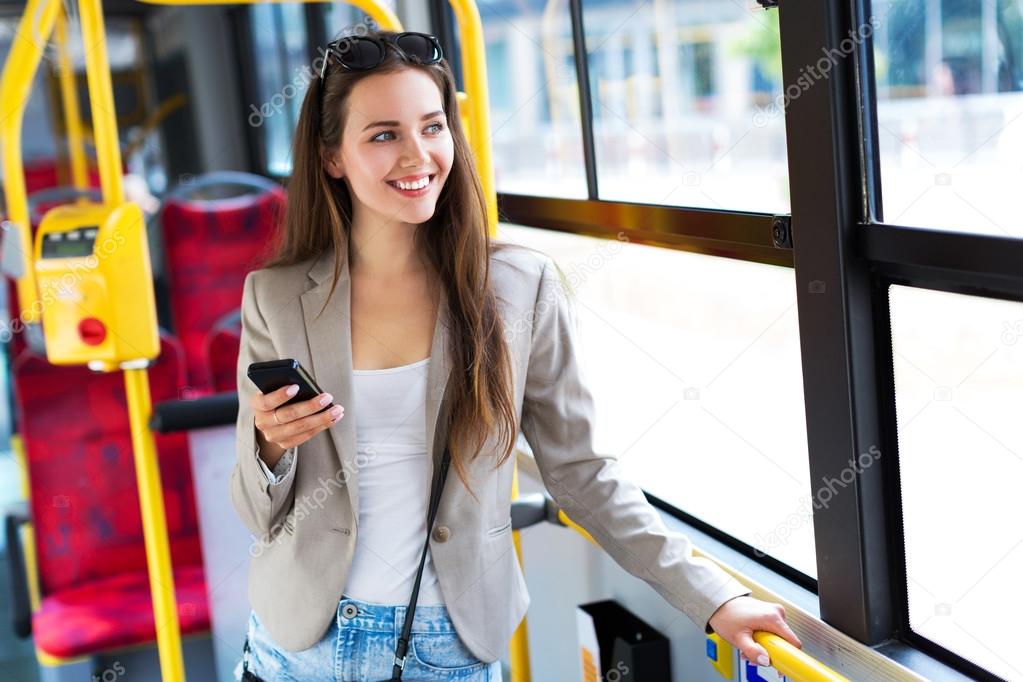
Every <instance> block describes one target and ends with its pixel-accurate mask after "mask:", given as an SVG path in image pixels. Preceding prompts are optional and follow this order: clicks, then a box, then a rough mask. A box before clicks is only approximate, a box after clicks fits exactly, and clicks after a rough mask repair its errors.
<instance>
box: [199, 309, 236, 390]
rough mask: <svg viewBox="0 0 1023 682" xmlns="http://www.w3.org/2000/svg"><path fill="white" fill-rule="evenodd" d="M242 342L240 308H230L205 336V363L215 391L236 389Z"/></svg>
mask: <svg viewBox="0 0 1023 682" xmlns="http://www.w3.org/2000/svg"><path fill="white" fill-rule="evenodd" d="M241 342H242V315H241V310H232V311H231V312H229V313H228V314H227V315H225V316H224V317H222V318H220V321H219V322H217V324H216V326H214V327H213V329H212V330H210V333H209V334H208V335H207V337H206V364H207V366H208V367H209V369H210V377H211V379H212V381H213V390H214V391H215V392H217V393H223V392H224V391H236V390H238V351H239V349H240V347H241Z"/></svg>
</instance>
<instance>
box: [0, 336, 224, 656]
mask: <svg viewBox="0 0 1023 682" xmlns="http://www.w3.org/2000/svg"><path fill="white" fill-rule="evenodd" d="M160 346H161V352H160V357H159V358H158V359H157V361H156V362H155V363H154V364H153V365H152V366H150V367H149V369H148V373H149V381H150V393H151V395H152V399H153V402H154V403H156V402H160V401H164V400H171V399H176V398H178V397H179V395H180V392H181V391H182V389H183V387H184V386H185V376H184V365H183V362H182V351H181V347H180V344H179V343H178V342H177V341H176V340H174V339H173V338H172V337H169V336H167V335H163V336H162V337H161V344H160ZM12 373H13V379H14V390H15V399H16V404H17V409H18V412H19V416H20V432H21V436H22V438H23V439H24V445H25V455H26V460H27V467H28V478H29V483H30V498H31V500H30V504H31V513H32V522H33V525H34V528H35V534H34V537H35V542H36V548H35V549H36V557H37V570H38V575H39V588H40V593H41V604H40V608H39V609H38V610H37V611H36V612H35V613H34V614H33V618H32V630H33V635H34V637H35V640H36V645H37V647H38V648H39V649H40V650H41V651H44V652H46V653H48V654H50V655H53V656H56V657H60V658H67V657H72V656H80V655H86V654H90V653H95V652H99V651H104V650H107V649H109V648H114V647H121V646H130V645H139V644H145V643H149V642H153V641H155V632H156V629H155V626H154V623H153V613H152V604H151V599H150V592H149V581H148V573H147V567H146V554H145V545H144V541H143V535H142V523H141V518H140V514H139V498H138V491H137V488H136V475H135V462H134V455H133V450H132V443H131V431H130V428H129V423H128V412H127V400H126V396H125V390H124V377H123V374H122V373H121V372H111V373H102V374H101V373H95V372H92V371H90V370H89V369H87V368H86V367H82V366H78V367H63V366H56V365H51V364H50V363H49V362H47V360H46V358H45V357H44V356H40V355H38V354H35V353H33V352H32V351H31V350H26V351H24V352H23V353H22V354H21V355H20V356H19V357H18V358H17V360H16V361H15V363H14V367H13V372H12ZM155 438H156V447H157V453H158V458H159V464H160V475H161V483H162V486H163V494H164V503H165V508H166V519H167V531H168V535H169V537H170V546H171V557H172V561H173V566H174V574H175V587H176V589H177V595H178V599H179V602H178V612H179V619H180V622H181V630H182V632H183V633H186V634H187V633H191V632H201V631H207V630H209V609H208V606H207V599H206V584H205V579H204V577H203V569H202V550H201V544H200V538H199V529H198V522H197V517H196V508H195V500H194V494H193V488H192V472H191V462H190V460H189V454H188V442H187V435H186V434H184V433H174V434H156V435H155Z"/></svg>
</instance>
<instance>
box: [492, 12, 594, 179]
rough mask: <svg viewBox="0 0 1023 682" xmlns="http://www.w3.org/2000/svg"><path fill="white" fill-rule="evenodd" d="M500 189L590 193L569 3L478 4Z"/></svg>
mask: <svg viewBox="0 0 1023 682" xmlns="http://www.w3.org/2000/svg"><path fill="white" fill-rule="evenodd" d="M480 16H481V18H482V21H483V33H484V39H485V41H486V48H487V80H488V86H489V87H488V90H489V100H490V127H491V145H492V149H493V154H494V176H495V181H496V185H497V189H498V191H499V192H507V193H511V194H531V195H536V196H550V197H568V198H577V199H578V198H585V197H586V196H587V192H586V170H585V163H584V161H583V147H582V127H581V124H580V117H579V93H578V90H577V88H576V77H575V60H574V52H573V48H572V24H571V19H570V17H569V10H568V3H549V4H548V6H547V9H546V10H545V9H544V6H543V4H542V3H496V2H487V3H481V4H480Z"/></svg>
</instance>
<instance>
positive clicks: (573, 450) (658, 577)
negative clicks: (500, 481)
mask: <svg viewBox="0 0 1023 682" xmlns="http://www.w3.org/2000/svg"><path fill="white" fill-rule="evenodd" d="M540 279H541V281H540V287H539V291H538V294H537V300H536V304H535V307H534V314H533V327H532V349H531V351H530V357H529V368H528V370H527V375H526V387H525V396H524V398H523V407H522V433H523V435H524V436H525V437H526V440H527V441H528V443H529V445H530V447H531V448H532V450H533V455H534V457H535V459H536V464H537V468H538V469H539V470H540V475H541V477H542V478H543V483H544V486H545V487H546V488H547V490H548V492H550V494H551V496H552V497H553V498H554V500H555V502H557V504H558V506H559V507H560V508H561V509H563V510H564V511H565V513H566V514H568V516H569V517H570V518H571V519H572V521H574V522H575V523H578V524H579V525H580V526H582V527H583V528H585V529H586V531H588V532H589V533H590V535H592V536H593V539H594V540H596V541H597V543H598V544H599V545H600V546H601V547H602V548H603V549H604V550H605V551H606V552H607V553H608V554H610V555H611V557H612V558H614V560H615V561H616V562H617V563H618V564H619V565H620V566H621V567H622V568H624V569H625V570H627V571H628V572H629V573H631V574H632V575H634V576H636V577H637V578H641V579H642V580H644V581H646V582H647V583H648V584H649V585H650V586H651V587H652V588H653V589H654V590H656V591H657V592H658V593H659V594H660V595H661V596H662V597H664V599H665V600H666V601H668V602H669V603H670V604H671V605H672V606H674V607H675V608H677V609H679V610H681V611H682V612H684V613H685V614H686V615H687V616H688V617H689V618H690V619H691V620H692V621H693V622H694V623H696V624H697V625H698V626H699V627H701V628H703V629H704V631H705V632H711V631H712V630H711V629H710V628H709V625H708V621H709V620H710V617H711V616H712V615H713V614H714V612H715V611H716V610H717V609H718V607H719V606H721V605H722V604H724V603H725V602H726V601H728V600H730V599H733V598H735V597H738V596H742V595H747V594H750V590H749V589H748V588H747V587H746V586H745V585H743V584H742V583H740V582H739V581H737V580H735V579H734V578H733V577H732V576H730V575H729V574H728V573H726V572H725V571H724V570H722V569H721V567H719V566H717V565H716V564H714V563H713V562H712V561H710V560H709V559H705V558H701V557H694V556H693V554H692V546H691V543H690V541H689V539H688V538H687V537H686V536H685V535H683V534H681V533H678V532H674V531H671V530H669V529H668V528H667V526H666V525H665V524H664V521H663V519H662V518H661V516H660V514H659V512H658V511H657V510H656V509H655V508H654V507H653V506H652V505H651V504H650V503H649V502H648V501H647V499H646V497H645V496H644V494H643V491H642V490H641V489H640V488H639V486H638V485H636V484H635V483H633V482H631V481H630V480H628V479H627V478H625V477H623V475H622V474H621V472H620V470H619V466H618V462H617V457H614V456H610V455H603V454H598V453H596V452H594V447H593V429H594V414H595V409H594V400H593V396H592V395H591V393H590V390H589V388H588V387H587V385H586V384H585V383H584V380H583V376H582V374H581V371H580V366H579V358H578V357H577V355H576V353H577V348H576V331H575V328H574V325H573V322H572V318H571V311H570V308H569V304H568V303H569V302H568V299H567V297H566V292H565V290H564V285H563V284H562V283H561V279H560V277H559V276H558V273H557V268H556V266H555V265H554V263H553V261H552V260H551V259H550V258H547V259H546V260H545V264H544V268H543V273H542V275H541V278H540Z"/></svg>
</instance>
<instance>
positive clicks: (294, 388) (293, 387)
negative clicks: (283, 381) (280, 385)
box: [286, 384, 298, 395]
mask: <svg viewBox="0 0 1023 682" xmlns="http://www.w3.org/2000/svg"><path fill="white" fill-rule="evenodd" d="M286 392H287V394H288V395H295V394H296V393H298V384H292V385H291V386H288V390H287V391H286Z"/></svg>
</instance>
